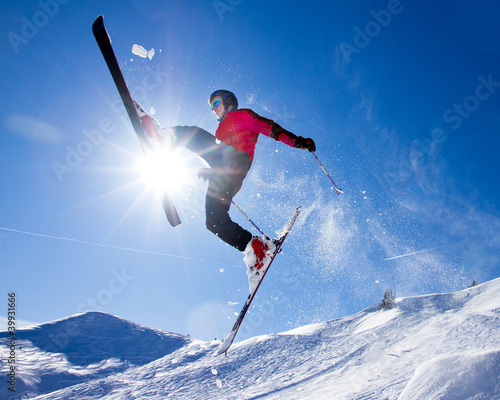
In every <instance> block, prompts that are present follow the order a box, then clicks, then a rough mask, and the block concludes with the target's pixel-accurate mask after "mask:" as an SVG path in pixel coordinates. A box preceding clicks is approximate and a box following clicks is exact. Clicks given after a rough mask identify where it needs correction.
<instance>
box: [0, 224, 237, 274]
mask: <svg viewBox="0 0 500 400" xmlns="http://www.w3.org/2000/svg"><path fill="white" fill-rule="evenodd" d="M0 230H2V231H7V232H14V233H20V234H22V235H30V236H38V237H43V238H48V239H55V240H65V241H67V242H73V243H81V244H89V245H91V246H99V247H106V248H108V249H115V250H126V251H134V252H136V253H144V254H153V255H156V256H166V257H174V258H180V259H183V260H190V261H199V262H206V263H210V264H217V265H224V266H228V264H222V263H218V262H215V261H208V260H200V259H198V258H193V257H186V256H181V255H177V254H168V253H160V252H158V251H149V250H141V249H134V248H132V247H121V246H113V245H110V244H103V243H96V242H88V241H86V240H79V239H73V238H67V237H61V236H52V235H44V234H42V233H34V232H26V231H20V230H18V229H11V228H2V227H0Z"/></svg>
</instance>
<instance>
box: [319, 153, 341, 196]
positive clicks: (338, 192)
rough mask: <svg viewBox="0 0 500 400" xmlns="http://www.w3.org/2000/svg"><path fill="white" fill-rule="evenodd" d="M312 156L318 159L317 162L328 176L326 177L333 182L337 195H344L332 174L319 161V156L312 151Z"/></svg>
mask: <svg viewBox="0 0 500 400" xmlns="http://www.w3.org/2000/svg"><path fill="white" fill-rule="evenodd" d="M311 153H312V155H313V156H314V158H315V159H316V161H317V162H318V164H319V166H320V167H321V169H322V170H323V171H324V173H325V174H326V176H327V177H328V179H330V182H332V184H333V186H334V187H335V191H336V192H337V194H342V193H344V192H343V191H342V189H339V188H338V187H337V185H336V184H335V182H334V181H333V179H332V177H331V176H330V174H329V173H328V172H327V171H326V169H325V167H323V164H322V163H321V161H320V160H319V158H318V156H317V155H316V153H315V152H314V151H311Z"/></svg>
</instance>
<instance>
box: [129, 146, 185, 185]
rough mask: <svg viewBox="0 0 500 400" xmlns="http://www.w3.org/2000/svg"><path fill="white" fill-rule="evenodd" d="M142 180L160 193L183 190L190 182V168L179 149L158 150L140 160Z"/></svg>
mask: <svg viewBox="0 0 500 400" xmlns="http://www.w3.org/2000/svg"><path fill="white" fill-rule="evenodd" d="M138 169H139V171H140V173H141V180H142V181H143V182H144V183H146V184H147V185H148V186H149V187H150V188H153V189H155V190H156V191H157V192H159V193H163V192H165V191H166V192H169V193H171V194H173V193H175V192H182V191H183V189H185V187H186V186H188V184H189V180H190V168H189V166H188V165H187V160H186V158H185V157H182V155H181V154H180V153H179V152H178V151H175V150H174V151H166V150H157V151H154V152H151V153H149V154H148V155H146V156H144V157H141V158H140V159H139V161H138Z"/></svg>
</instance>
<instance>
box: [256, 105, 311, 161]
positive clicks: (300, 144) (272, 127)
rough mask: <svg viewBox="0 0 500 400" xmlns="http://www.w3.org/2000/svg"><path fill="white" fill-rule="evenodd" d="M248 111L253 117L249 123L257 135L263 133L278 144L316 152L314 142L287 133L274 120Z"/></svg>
mask: <svg viewBox="0 0 500 400" xmlns="http://www.w3.org/2000/svg"><path fill="white" fill-rule="evenodd" d="M246 111H248V113H249V114H250V116H251V117H252V119H251V120H250V121H249V129H250V130H252V131H254V132H257V133H262V134H264V135H266V136H269V137H270V138H272V139H274V140H276V141H278V142H282V143H285V144H286V145H288V146H290V147H296V148H299V149H307V150H309V151H316V145H315V143H314V140H312V139H306V138H303V137H302V136H297V135H295V134H294V133H292V132H290V131H287V130H286V129H285V128H283V127H282V126H281V125H279V124H277V123H276V122H274V121H273V120H271V119H268V118H264V117H262V116H260V115H259V114H257V113H256V112H254V111H252V110H250V109H247V110H246Z"/></svg>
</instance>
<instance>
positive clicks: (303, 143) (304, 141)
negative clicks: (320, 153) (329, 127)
mask: <svg viewBox="0 0 500 400" xmlns="http://www.w3.org/2000/svg"><path fill="white" fill-rule="evenodd" d="M295 147H297V148H298V149H306V150H309V151H311V152H312V151H316V143H314V140H312V139H311V138H303V137H302V136H299V137H298V138H297V139H295Z"/></svg>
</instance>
